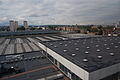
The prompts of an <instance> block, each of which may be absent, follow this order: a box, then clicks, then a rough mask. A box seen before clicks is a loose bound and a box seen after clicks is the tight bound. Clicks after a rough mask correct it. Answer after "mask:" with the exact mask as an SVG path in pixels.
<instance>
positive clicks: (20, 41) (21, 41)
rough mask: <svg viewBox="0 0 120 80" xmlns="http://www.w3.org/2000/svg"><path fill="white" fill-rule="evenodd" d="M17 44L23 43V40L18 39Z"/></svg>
mask: <svg viewBox="0 0 120 80" xmlns="http://www.w3.org/2000/svg"><path fill="white" fill-rule="evenodd" d="M15 43H23V40H22V39H21V38H16V40H15Z"/></svg>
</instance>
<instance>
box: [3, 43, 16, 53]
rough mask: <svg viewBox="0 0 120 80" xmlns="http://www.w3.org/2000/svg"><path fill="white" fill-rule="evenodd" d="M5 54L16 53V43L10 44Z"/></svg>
mask: <svg viewBox="0 0 120 80" xmlns="http://www.w3.org/2000/svg"><path fill="white" fill-rule="evenodd" d="M4 54H14V44H9V45H8V46H7V48H6V50H5V53H4Z"/></svg>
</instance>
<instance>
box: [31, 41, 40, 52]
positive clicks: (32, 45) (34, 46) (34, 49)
mask: <svg viewBox="0 0 120 80" xmlns="http://www.w3.org/2000/svg"><path fill="white" fill-rule="evenodd" d="M29 45H30V46H31V47H32V49H33V51H39V50H40V49H39V48H38V47H37V46H36V45H35V44H33V43H29Z"/></svg>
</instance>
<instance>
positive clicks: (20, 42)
mask: <svg viewBox="0 0 120 80" xmlns="http://www.w3.org/2000/svg"><path fill="white" fill-rule="evenodd" d="M62 38H64V37H61V36H59V35H44V36H43V35H41V36H32V37H31V36H29V37H24V36H23V37H2V38H0V50H1V51H0V55H7V54H15V53H23V52H32V51H40V47H39V46H38V44H37V42H42V41H51V40H61V39H62Z"/></svg>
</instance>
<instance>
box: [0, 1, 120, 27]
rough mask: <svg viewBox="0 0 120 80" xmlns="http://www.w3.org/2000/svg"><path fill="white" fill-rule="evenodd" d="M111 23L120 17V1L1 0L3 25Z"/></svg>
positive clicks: (0, 21) (0, 9)
mask: <svg viewBox="0 0 120 80" xmlns="http://www.w3.org/2000/svg"><path fill="white" fill-rule="evenodd" d="M9 20H17V21H19V24H21V23H22V21H24V20H27V21H28V22H29V24H39V25H40V24H112V23H113V22H117V21H119V20H120V0H0V24H8V22H9Z"/></svg>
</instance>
